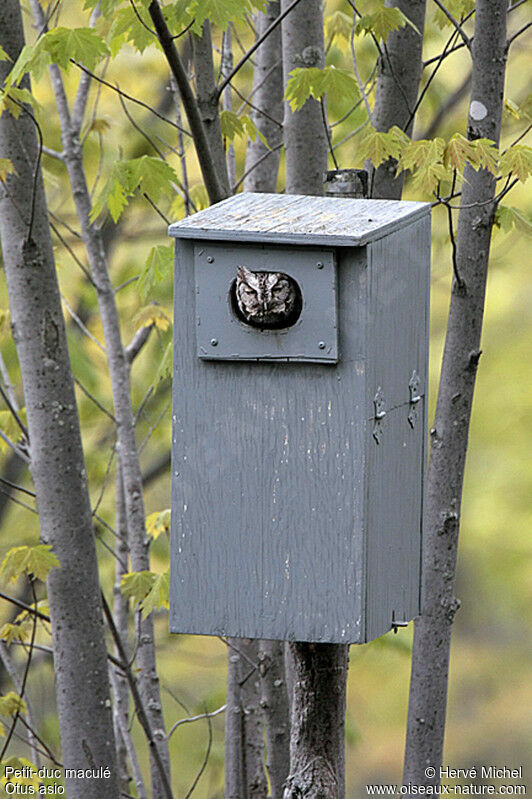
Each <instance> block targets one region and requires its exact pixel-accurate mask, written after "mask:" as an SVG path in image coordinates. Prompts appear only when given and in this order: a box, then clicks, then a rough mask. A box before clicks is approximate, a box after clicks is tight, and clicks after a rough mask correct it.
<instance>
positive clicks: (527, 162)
mask: <svg viewBox="0 0 532 799" xmlns="http://www.w3.org/2000/svg"><path fill="white" fill-rule="evenodd" d="M499 167H500V170H501V175H502V176H503V177H506V176H507V175H509V174H510V173H512V175H515V177H516V178H518V179H519V180H520V181H522V183H525V181H526V180H527V179H528V177H529V176H530V175H531V174H532V147H527V146H526V145H525V144H515V145H514V146H513V147H510V149H509V150H507V151H506V152H505V153H503V154H502V155H501V160H500V164H499Z"/></svg>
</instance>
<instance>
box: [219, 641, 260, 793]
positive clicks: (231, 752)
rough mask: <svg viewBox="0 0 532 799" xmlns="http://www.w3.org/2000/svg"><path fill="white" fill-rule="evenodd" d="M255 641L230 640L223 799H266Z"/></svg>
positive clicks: (256, 642) (256, 646) (256, 644)
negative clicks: (224, 798) (255, 667)
mask: <svg viewBox="0 0 532 799" xmlns="http://www.w3.org/2000/svg"><path fill="white" fill-rule="evenodd" d="M257 660H258V641H256V640H254V639H252V638H230V639H229V653H228V665H227V699H226V705H227V706H226V711H225V797H226V799H266V796H267V795H268V786H267V781H266V774H265V771H264V745H263V732H262V713H261V707H260V693H259V671H258V669H254V665H256V664H257Z"/></svg>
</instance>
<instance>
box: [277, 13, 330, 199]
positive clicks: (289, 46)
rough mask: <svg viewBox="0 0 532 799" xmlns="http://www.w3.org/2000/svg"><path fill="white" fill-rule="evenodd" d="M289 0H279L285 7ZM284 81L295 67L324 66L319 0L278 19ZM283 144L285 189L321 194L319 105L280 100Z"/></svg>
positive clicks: (323, 156) (323, 150) (323, 159)
mask: <svg viewBox="0 0 532 799" xmlns="http://www.w3.org/2000/svg"><path fill="white" fill-rule="evenodd" d="M289 5H290V2H289V0H281V11H282V12H283V11H286V9H287V8H288V6H289ZM282 52H283V75H284V85H285V86H286V83H287V81H288V78H289V75H290V72H291V71H292V70H293V69H296V68H305V67H321V68H322V67H324V66H325V48H324V43H323V3H322V2H321V0H305V2H304V3H299V4H298V5H297V6H296V7H295V8H294V10H293V11H291V12H290V14H288V15H287V16H286V17H285V18H284V19H283V22H282ZM283 130H284V146H285V152H286V192H287V193H288V194H316V195H320V194H323V183H324V173H325V172H326V170H327V133H326V130H325V123H324V120H323V114H322V109H321V105H320V103H319V102H318V101H317V100H314V99H313V98H310V99H309V100H307V102H306V103H305V105H304V106H303V108H301V109H300V110H299V111H295V112H294V111H292V110H291V109H290V106H289V104H288V103H285V104H284V123H283Z"/></svg>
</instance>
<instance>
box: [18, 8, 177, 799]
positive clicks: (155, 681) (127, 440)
mask: <svg viewBox="0 0 532 799" xmlns="http://www.w3.org/2000/svg"><path fill="white" fill-rule="evenodd" d="M30 4H31V7H32V11H33V15H34V19H35V21H36V23H37V25H38V27H39V29H40V30H46V26H47V21H46V17H45V16H44V12H43V9H42V7H41V4H40V2H39V0H30ZM50 76H51V81H52V88H53V91H54V96H55V100H56V105H57V111H58V115H59V121H60V125H61V141H62V144H63V149H64V160H65V165H66V168H67V172H68V177H69V181H70V186H71V189H72V196H73V199H74V203H75V206H76V212H77V215H78V219H79V224H80V227H81V232H82V237H83V243H84V245H85V247H86V250H87V256H88V259H89V264H90V269H91V276H92V278H93V281H94V284H95V286H96V290H97V296H98V307H99V310H100V316H101V320H102V327H103V331H104V336H105V346H106V352H107V361H108V365H109V374H110V378H111V389H112V393H113V405H114V413H115V418H116V427H117V444H118V449H119V453H120V466H121V470H122V478H123V482H124V498H125V509H126V518H127V528H128V540H129V550H130V554H131V565H132V567H133V570H134V571H146V570H149V568H150V558H149V547H150V542H149V539H148V537H147V536H146V525H145V511H144V498H143V493H142V474H141V471H140V464H139V458H138V451H137V441H136V434H135V423H134V418H133V409H132V406H131V397H130V393H129V391H130V385H129V363H128V360H127V358H126V354H125V351H124V347H123V345H122V337H121V331H120V320H119V317H118V310H117V307H116V298H115V292H114V287H113V285H112V283H111V279H110V276H109V271H108V268H107V260H106V255H105V250H104V246H103V237H102V233H101V230H100V229H99V228H98V227H97V226H96V224H95V223H92V222H91V221H90V213H91V210H92V203H91V197H90V193H89V189H88V186H87V179H86V175H85V170H84V165H83V153H82V149H81V146H80V141H79V131H78V130H77V129H75V128H74V127H73V124H72V120H71V116H70V112H69V108H68V101H67V97H66V93H65V87H64V84H63V80H62V77H61V73H60V71H59V68H58V67H57V65H56V64H52V65H51V66H50ZM138 616H139V620H138V626H137V629H138V631H139V632H138V646H137V665H138V668H139V672H138V683H139V692H140V696H141V699H142V703H143V705H144V707H145V708H146V714H147V716H148V719H149V723H150V727H151V730H152V734H153V737H154V740H155V741H156V743H157V749H158V751H159V758H160V760H159V762H160V763H162V764H163V767H164V774H161V773H160V768H159V765H158V762H157V760H156V758H155V757H154V756H153V755H152V754H150V765H151V776H152V791H153V794H154V796H165V795H166V796H169V795H170V794H171V789H170V777H169V775H170V756H169V753H168V741H167V738H166V732H165V727H164V719H163V712H162V703H161V696H160V690H159V678H158V674H157V664H156V656H155V642H154V629H153V616H152V615H151V614H150V616H148V617H147V618H146V619H143V618H141V614H140V612H139V613H138Z"/></svg>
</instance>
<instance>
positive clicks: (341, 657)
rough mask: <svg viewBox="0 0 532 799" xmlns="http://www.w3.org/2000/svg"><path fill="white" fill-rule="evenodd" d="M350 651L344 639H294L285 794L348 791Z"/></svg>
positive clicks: (321, 795) (293, 798)
mask: <svg viewBox="0 0 532 799" xmlns="http://www.w3.org/2000/svg"><path fill="white" fill-rule="evenodd" d="M348 651H349V648H348V647H347V646H345V645H344V644H306V643H294V644H290V645H289V657H290V660H291V671H292V678H293V695H292V712H291V722H292V723H291V732H290V776H289V778H288V782H287V786H286V789H285V793H284V797H285V799H299V797H302V796H304V797H308V798H309V799H343V797H344V796H345V756H344V721H345V697H346V682H347V664H348Z"/></svg>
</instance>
